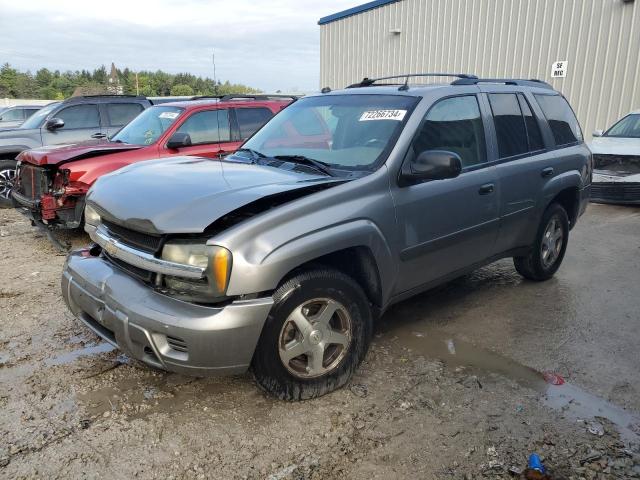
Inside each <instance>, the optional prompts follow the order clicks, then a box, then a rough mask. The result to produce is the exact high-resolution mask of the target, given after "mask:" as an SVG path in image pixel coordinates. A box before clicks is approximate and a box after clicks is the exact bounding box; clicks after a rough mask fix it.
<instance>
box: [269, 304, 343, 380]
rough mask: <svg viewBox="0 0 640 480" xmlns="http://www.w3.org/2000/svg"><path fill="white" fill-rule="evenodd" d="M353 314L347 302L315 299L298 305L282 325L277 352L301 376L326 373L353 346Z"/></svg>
mask: <svg viewBox="0 0 640 480" xmlns="http://www.w3.org/2000/svg"><path fill="white" fill-rule="evenodd" d="M351 334H352V321H351V315H350V314H349V312H348V310H347V309H346V308H345V306H344V305H342V304H341V303H339V302H337V301H335V300H333V299H329V298H315V299H313V300H308V301H306V302H304V303H303V304H301V305H298V307H296V308H295V309H294V310H293V311H292V312H291V314H290V315H289V316H288V317H287V319H286V321H285V322H284V324H283V325H282V329H281V330H280V335H279V337H278V352H279V354H280V360H281V361H282V364H283V365H284V366H285V368H286V369H287V370H288V371H289V373H291V374H292V375H294V376H295V377H298V378H315V377H320V376H322V375H326V374H328V373H330V372H332V371H333V370H335V369H336V368H338V366H339V365H340V363H341V362H342V360H343V359H344V357H345V356H346V355H347V353H348V352H349V347H350V345H351Z"/></svg>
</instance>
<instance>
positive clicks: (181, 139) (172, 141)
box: [167, 132, 191, 150]
mask: <svg viewBox="0 0 640 480" xmlns="http://www.w3.org/2000/svg"><path fill="white" fill-rule="evenodd" d="M190 146H191V136H189V134H188V133H182V132H176V133H174V134H173V135H171V138H169V141H168V142H167V148H170V149H172V150H177V149H178V148H182V147H190Z"/></svg>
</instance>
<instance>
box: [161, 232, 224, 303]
mask: <svg viewBox="0 0 640 480" xmlns="http://www.w3.org/2000/svg"><path fill="white" fill-rule="evenodd" d="M162 258H163V260H168V261H170V262H175V263H182V264H185V265H193V266H196V267H202V268H204V269H205V275H204V277H203V278H201V279H197V280H192V279H189V278H182V277H173V276H165V277H164V282H165V285H166V287H167V288H168V289H169V290H170V291H171V293H172V294H174V295H176V296H178V297H181V298H184V299H185V300H190V301H196V302H205V303H206V302H211V301H212V300H215V299H218V298H221V297H224V296H225V294H226V291H227V286H228V284H229V276H230V274H231V252H230V251H229V250H227V249H226V248H224V247H218V246H216V245H206V244H204V243H193V241H187V240H184V241H181V240H176V241H170V242H167V243H166V244H165V246H164V247H163V249H162Z"/></svg>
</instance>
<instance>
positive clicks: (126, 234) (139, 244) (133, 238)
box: [102, 219, 162, 254]
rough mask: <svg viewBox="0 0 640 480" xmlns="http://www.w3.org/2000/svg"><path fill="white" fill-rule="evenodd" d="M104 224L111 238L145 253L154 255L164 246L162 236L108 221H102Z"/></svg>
mask: <svg viewBox="0 0 640 480" xmlns="http://www.w3.org/2000/svg"><path fill="white" fill-rule="evenodd" d="M102 223H103V224H104V226H105V227H107V230H108V231H109V235H110V236H111V237H113V238H115V239H117V240H119V241H121V242H122V243H125V244H127V245H129V246H130V247H134V248H139V249H140V250H142V251H144V252H147V253H153V254H155V253H158V251H159V250H160V247H161V245H162V236H160V235H151V234H149V233H143V232H138V231H136V230H131V229H130V228H126V227H123V226H121V225H118V224H115V223H113V222H110V221H108V220H106V219H102Z"/></svg>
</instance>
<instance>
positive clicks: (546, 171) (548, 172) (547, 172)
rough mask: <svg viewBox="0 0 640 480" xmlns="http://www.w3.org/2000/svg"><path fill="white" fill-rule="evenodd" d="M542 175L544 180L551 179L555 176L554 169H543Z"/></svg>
mask: <svg viewBox="0 0 640 480" xmlns="http://www.w3.org/2000/svg"><path fill="white" fill-rule="evenodd" d="M540 175H542V178H546V177H550V176H551V175H553V167H547V168H543V169H542V171H541V172H540Z"/></svg>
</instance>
